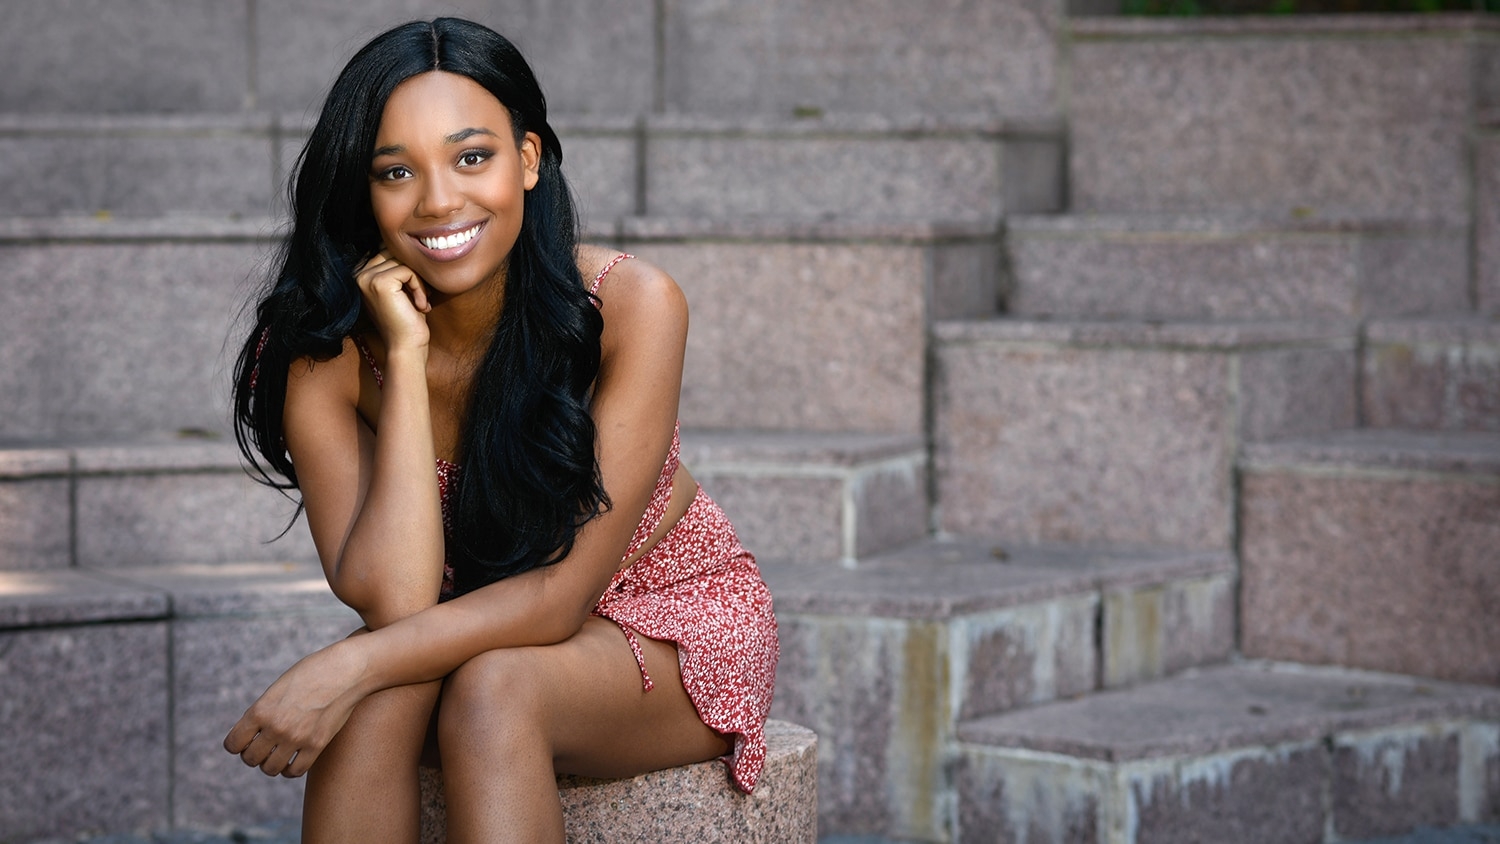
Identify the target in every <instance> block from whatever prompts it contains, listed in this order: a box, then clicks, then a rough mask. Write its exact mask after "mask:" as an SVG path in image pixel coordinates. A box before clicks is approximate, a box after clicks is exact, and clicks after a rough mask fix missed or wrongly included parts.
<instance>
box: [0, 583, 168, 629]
mask: <svg viewBox="0 0 1500 844" xmlns="http://www.w3.org/2000/svg"><path fill="white" fill-rule="evenodd" d="M167 611H168V600H167V595H166V593H165V592H162V591H159V590H153V589H150V588H143V587H140V586H136V585H132V584H129V583H123V582H121V581H120V580H119V579H116V578H113V577H108V576H100V575H98V574H96V573H94V572H85V571H79V570H77V569H66V568H63V569H60V570H52V571H18V572H3V571H0V629H4V628H29V627H41V626H56V625H64V624H83V623H88V622H99V621H125V620H138V619H159V618H165V617H166V616H167Z"/></svg>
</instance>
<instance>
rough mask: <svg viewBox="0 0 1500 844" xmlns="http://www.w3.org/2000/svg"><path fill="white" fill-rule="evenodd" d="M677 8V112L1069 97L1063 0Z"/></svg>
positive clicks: (939, 107) (1054, 105) (671, 67)
mask: <svg viewBox="0 0 1500 844" xmlns="http://www.w3.org/2000/svg"><path fill="white" fill-rule="evenodd" d="M659 8H660V7H659ZM665 10H666V14H665V15H664V16H663V18H662V20H661V23H662V25H663V27H664V36H663V42H662V47H663V49H662V53H661V56H662V59H663V61H664V66H663V68H662V75H663V78H662V88H661V91H662V100H663V103H662V104H663V106H664V108H665V110H667V111H671V112H693V113H701V114H719V115H733V114H744V113H756V114H775V115H788V114H793V113H797V112H799V111H801V112H807V111H813V110H820V111H859V112H866V113H876V114H880V113H885V114H889V113H908V112H920V113H930V114H943V115H969V114H983V115H994V116H999V117H1006V118H1016V117H1024V118H1030V117H1036V116H1038V115H1043V116H1050V115H1053V114H1055V113H1056V112H1057V110H1058V108H1059V104H1060V101H1061V88H1062V78H1061V74H1062V70H1061V69H1062V67H1063V64H1062V62H1063V58H1062V56H1063V47H1062V45H1061V44H1060V43H1059V38H1058V35H1059V30H1060V29H1061V28H1062V26H1063V17H1064V14H1065V10H1066V3H1064V2H1062V0H1011V2H995V3H980V4H966V3H946V4H944V5H942V6H941V7H927V6H917V5H913V4H910V3H903V2H901V0H796V2H788V3H777V4H761V3H755V4H738V5H724V4H722V3H719V2H714V0H687V2H680V3H672V4H669V5H667V6H666V7H665ZM934 12H937V13H936V14H934Z"/></svg>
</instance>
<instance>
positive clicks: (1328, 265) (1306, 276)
mask: <svg viewBox="0 0 1500 844" xmlns="http://www.w3.org/2000/svg"><path fill="white" fill-rule="evenodd" d="M1006 243H1007V246H1008V255H1009V257H1010V268H1011V277H1012V281H1011V285H1012V289H1011V291H1010V294H1009V296H1008V298H1007V311H1008V312H1009V313H1011V314H1014V315H1016V316H1021V317H1029V318H1060V319H1122V318H1123V319H1162V320H1194V319H1349V318H1358V317H1368V316H1372V315H1399V314H1423V313H1434V312H1447V311H1457V310H1463V309H1467V308H1468V307H1469V304H1470V303H1469V286H1470V280H1469V234H1468V231H1467V230H1466V229H1465V228H1464V227H1461V226H1447V227H1444V226H1435V225H1428V226H1421V225H1416V224H1411V223H1403V222H1399V221H1397V222H1385V223H1382V222H1379V221H1372V220H1355V219H1346V220H1334V219H1328V218H1320V217H1317V216H1310V217H1306V218H1296V217H1292V216H1290V215H1286V216H1281V217H1272V216H1253V215H1226V214H1208V213H1200V214H1193V215H1159V214H1134V215H1130V214H1113V215H1112V214H1081V215H1073V214H1069V215H1057V216H1029V215H1023V216H1011V217H1009V218H1007V221H1006Z"/></svg>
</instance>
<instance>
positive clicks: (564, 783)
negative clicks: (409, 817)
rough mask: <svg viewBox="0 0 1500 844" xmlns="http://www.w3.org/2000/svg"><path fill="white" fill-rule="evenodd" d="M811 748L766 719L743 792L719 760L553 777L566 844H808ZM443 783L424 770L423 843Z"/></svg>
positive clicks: (434, 836)
mask: <svg viewBox="0 0 1500 844" xmlns="http://www.w3.org/2000/svg"><path fill="white" fill-rule="evenodd" d="M817 750H818V740H817V737H816V736H815V735H814V734H813V732H812V731H811V730H807V729H805V728H802V727H798V726H796V725H795V724H789V723H786V722H785V721H774V720H773V721H768V722H767V723H766V768H765V772H764V774H763V775H762V777H761V780H760V782H759V783H758V784H757V785H756V787H755V792H754V793H752V794H748V795H746V794H742V793H740V792H738V791H736V790H735V789H734V786H733V785H732V784H731V783H730V782H729V779H728V777H726V776H725V773H724V766H723V765H722V764H721V763H719V762H717V761H713V762H701V763H699V764H696V765H684V766H682V767H679V768H669V769H667V770H665V771H656V772H654V773H650V774H643V775H642V776H638V777H634V778H631V779H621V780H594V779H587V778H583V777H570V776H564V777H558V779H557V785H558V790H559V792H560V794H561V797H562V804H563V822H564V824H565V827H566V833H567V838H568V841H569V842H577V843H578V844H585V842H597V843H598V844H605V842H612V841H619V840H621V839H622V838H623V837H631V838H636V839H638V840H642V841H721V842H725V844H780V843H781V842H788V844H791V842H804V844H812V842H814V841H816V840H817V835H818V829H817V824H818V811H817V807H818V778H817V768H818V766H817ZM442 782H443V775H442V772H441V771H438V770H433V769H430V768H423V769H422V838H421V840H422V842H423V844H441V842H442V841H443V838H444V832H445V829H446V820H447V819H446V808H447V807H446V804H445V802H444V800H443V793H442Z"/></svg>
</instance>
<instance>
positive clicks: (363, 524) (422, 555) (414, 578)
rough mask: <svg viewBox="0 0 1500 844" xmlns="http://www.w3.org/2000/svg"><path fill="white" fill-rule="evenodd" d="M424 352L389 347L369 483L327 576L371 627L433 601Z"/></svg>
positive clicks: (438, 563) (436, 521) (436, 538)
mask: <svg viewBox="0 0 1500 844" xmlns="http://www.w3.org/2000/svg"><path fill="white" fill-rule="evenodd" d="M426 360H427V359H426V350H425V348H424V349H410V350H401V349H392V350H391V351H390V353H389V355H388V357H387V359H386V368H385V379H384V381H385V383H384V385H383V387H382V390H381V410H380V429H379V431H378V432H377V434H376V437H375V454H374V462H373V466H372V467H371V471H370V480H369V486H368V488H367V489H366V491H365V495H364V500H363V502H362V504H361V506H360V509H359V513H358V515H357V516H356V517H355V519H354V523H353V525H352V526H351V527H350V531H349V537H348V539H347V540H346V542H345V543H344V547H343V552H342V554H340V557H339V560H338V564H337V566H336V569H335V572H334V575H333V577H332V578H331V580H332V581H333V582H332V585H333V587H334V591H335V593H337V594H338V595H339V597H340V598H341V599H343V600H344V602H345V603H347V604H349V605H350V606H351V607H353V608H354V609H355V610H356V611H357V612H359V613H360V616H361V617H362V618H363V619H364V621H365V624H366V625H368V626H369V627H370V628H371V629H372V630H373V629H377V628H380V627H384V626H386V625H388V624H390V623H391V622H393V621H395V620H397V619H399V618H403V617H405V616H408V615H411V614H412V613H415V612H418V611H420V610H423V609H425V608H427V607H430V606H432V605H434V604H436V603H437V598H438V590H439V588H440V587H441V584H442V576H443V523H442V503H441V501H440V499H439V495H438V486H437V473H436V467H437V457H436V454H435V452H434V447H433V438H432V419H431V410H430V409H429V405H428V394H427V373H426Z"/></svg>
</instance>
